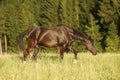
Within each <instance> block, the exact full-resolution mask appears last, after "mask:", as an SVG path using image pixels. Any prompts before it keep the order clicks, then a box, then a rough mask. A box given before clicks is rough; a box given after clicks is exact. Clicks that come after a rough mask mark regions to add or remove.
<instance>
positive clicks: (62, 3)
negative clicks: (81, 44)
mask: <svg viewBox="0 0 120 80" xmlns="http://www.w3.org/2000/svg"><path fill="white" fill-rule="evenodd" d="M58 18H59V24H65V25H67V0H59V7H58Z"/></svg>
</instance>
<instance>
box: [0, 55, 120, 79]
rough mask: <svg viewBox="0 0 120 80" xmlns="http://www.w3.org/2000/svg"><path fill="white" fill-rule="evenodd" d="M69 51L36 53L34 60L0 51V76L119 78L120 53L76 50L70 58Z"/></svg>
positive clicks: (14, 77)
mask: <svg viewBox="0 0 120 80" xmlns="http://www.w3.org/2000/svg"><path fill="white" fill-rule="evenodd" d="M73 58H74V55H73V54H72V53H69V54H65V56H64V59H63V61H61V62H60V57H59V54H53V53H45V54H41V55H40V54H39V56H38V63H37V64H35V62H34V61H33V60H32V59H31V56H29V57H28V59H27V62H26V63H23V61H22V55H21V54H9V55H8V54H5V55H0V80H120V54H113V53H105V54H102V53H99V54H98V55H97V56H93V55H92V54H90V53H79V54H78V61H77V62H73Z"/></svg>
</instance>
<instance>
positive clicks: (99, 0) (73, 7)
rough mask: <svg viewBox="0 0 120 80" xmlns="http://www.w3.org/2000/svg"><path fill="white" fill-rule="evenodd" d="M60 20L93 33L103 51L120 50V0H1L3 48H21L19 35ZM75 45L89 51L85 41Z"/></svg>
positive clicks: (85, 31)
mask: <svg viewBox="0 0 120 80" xmlns="http://www.w3.org/2000/svg"><path fill="white" fill-rule="evenodd" d="M58 24H64V25H67V26H69V27H72V28H75V29H77V30H79V31H81V32H84V33H85V34H87V35H88V36H90V37H91V38H92V39H93V40H94V42H95V45H96V47H97V50H98V51H99V52H116V53H119V51H120V0H0V39H1V44H2V51H3V52H5V51H6V50H7V51H11V52H16V51H19V47H18V43H17V40H16V37H17V35H18V34H19V33H21V32H22V31H24V30H26V29H29V28H33V27H37V26H44V27H54V26H55V25H58ZM73 46H75V47H76V49H77V50H78V51H80V52H81V51H86V49H85V47H84V46H83V45H82V44H78V43H73ZM6 47H7V48H6ZM43 49H46V48H43Z"/></svg>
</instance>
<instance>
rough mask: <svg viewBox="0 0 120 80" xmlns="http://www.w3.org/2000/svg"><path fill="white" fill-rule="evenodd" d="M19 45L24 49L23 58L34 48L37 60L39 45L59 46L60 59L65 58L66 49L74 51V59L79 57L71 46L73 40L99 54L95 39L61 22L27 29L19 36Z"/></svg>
mask: <svg viewBox="0 0 120 80" xmlns="http://www.w3.org/2000/svg"><path fill="white" fill-rule="evenodd" d="M25 36H26V42H27V48H25V46H24V42H23V38H24V37H25ZM17 40H18V43H19V47H20V48H21V49H22V50H23V60H24V61H26V57H27V56H28V55H29V54H30V52H31V50H33V49H34V53H33V58H34V60H35V61H36V62H37V54H38V51H39V46H45V47H49V48H50V47H52V48H54V47H58V48H59V50H60V59H61V60H62V59H63V58H64V52H65V51H66V50H68V51H71V52H73V53H74V60H75V61H76V60H77V59H78V58H77V51H76V50H75V49H74V48H73V47H72V46H71V45H72V43H73V42H82V43H83V44H84V45H85V46H86V48H87V49H88V50H89V51H90V52H91V53H92V54H93V55H96V54H97V49H96V47H95V45H94V41H93V39H91V38H90V37H89V36H87V35H85V34H84V33H82V32H80V31H78V30H76V29H74V28H72V27H68V26H66V25H63V24H60V25H56V26H54V27H51V28H45V27H41V26H38V27H36V28H31V29H27V30H25V31H23V32H21V33H20V34H19V35H18V36H17Z"/></svg>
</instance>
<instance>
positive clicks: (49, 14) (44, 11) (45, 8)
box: [40, 0, 59, 26]
mask: <svg viewBox="0 0 120 80" xmlns="http://www.w3.org/2000/svg"><path fill="white" fill-rule="evenodd" d="M58 2H59V0H41V3H42V4H41V7H40V8H41V9H40V25H43V26H53V25H56V24H58V12H57V11H58V6H59V5H58Z"/></svg>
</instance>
